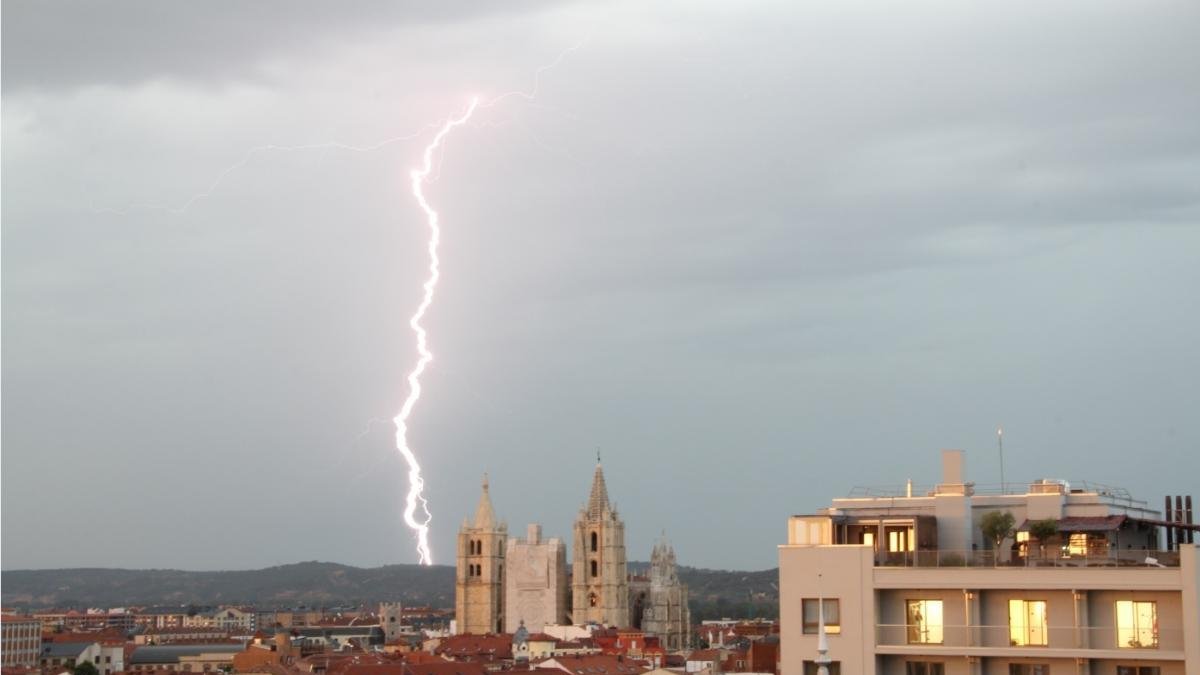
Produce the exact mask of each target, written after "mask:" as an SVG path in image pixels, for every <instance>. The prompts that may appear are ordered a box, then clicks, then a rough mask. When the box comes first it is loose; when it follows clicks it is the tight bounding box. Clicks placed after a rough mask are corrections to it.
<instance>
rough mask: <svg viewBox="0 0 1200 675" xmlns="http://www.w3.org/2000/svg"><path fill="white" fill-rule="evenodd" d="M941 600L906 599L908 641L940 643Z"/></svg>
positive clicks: (912, 642)
mask: <svg viewBox="0 0 1200 675" xmlns="http://www.w3.org/2000/svg"><path fill="white" fill-rule="evenodd" d="M944 625H945V624H944V622H943V619H942V601H941V600H909V601H908V643H909V644H931V645H940V644H942V628H943V626H944Z"/></svg>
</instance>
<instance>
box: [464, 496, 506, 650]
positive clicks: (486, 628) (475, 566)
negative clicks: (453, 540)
mask: <svg viewBox="0 0 1200 675" xmlns="http://www.w3.org/2000/svg"><path fill="white" fill-rule="evenodd" d="M507 540H508V526H507V525H505V524H504V523H503V522H501V523H497V522H496V513H495V511H493V510H492V500H491V498H490V497H489V496H488V480H487V475H486V474H485V475H484V477H483V491H482V493H481V494H480V495H479V506H478V507H477V508H476V509H475V522H474V523H470V522H468V521H466V520H463V524H462V527H460V528H459V529H458V565H457V567H458V570H457V576H456V578H455V585H454V618H455V622H456V623H457V630H458V632H459V633H471V634H474V635H483V634H486V633H499V632H501V631H502V630H503V626H504V548H505V545H506V544H507Z"/></svg>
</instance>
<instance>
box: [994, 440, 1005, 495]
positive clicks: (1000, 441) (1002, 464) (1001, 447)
mask: <svg viewBox="0 0 1200 675" xmlns="http://www.w3.org/2000/svg"><path fill="white" fill-rule="evenodd" d="M996 445H998V446H999V447H1000V494H1007V492H1006V490H1005V487H1004V485H1005V483H1004V427H1002V426H998V427H996Z"/></svg>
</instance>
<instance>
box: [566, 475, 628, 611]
mask: <svg viewBox="0 0 1200 675" xmlns="http://www.w3.org/2000/svg"><path fill="white" fill-rule="evenodd" d="M571 553H572V578H571V621H572V622H573V623H575V624H576V625H583V624H589V623H595V624H602V625H605V626H618V627H628V626H629V577H628V570H627V566H626V561H625V523H623V522H622V521H621V519H620V517H619V516H618V514H617V509H616V507H615V506H614V505H612V504H611V503H609V501H608V487H607V486H606V485H605V483H604V470H603V469H602V468H601V466H600V462H599V461H597V462H596V471H595V473H594V474H593V476H592V490H591V494H590V495H589V496H588V501H587V504H586V505H585V506H584V507H583V508H582V509H581V510H580V511H579V516H578V517H577V518H576V520H575V527H574V546H573V549H572V552H571Z"/></svg>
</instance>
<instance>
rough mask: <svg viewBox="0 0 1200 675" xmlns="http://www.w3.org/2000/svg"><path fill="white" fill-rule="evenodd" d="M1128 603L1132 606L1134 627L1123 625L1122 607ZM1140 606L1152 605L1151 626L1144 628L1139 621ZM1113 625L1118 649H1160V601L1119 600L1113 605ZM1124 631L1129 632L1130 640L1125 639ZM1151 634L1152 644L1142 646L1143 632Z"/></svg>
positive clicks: (1131, 613) (1131, 614)
mask: <svg viewBox="0 0 1200 675" xmlns="http://www.w3.org/2000/svg"><path fill="white" fill-rule="evenodd" d="M1123 603H1128V604H1129V605H1130V608H1129V609H1130V616H1131V617H1132V618H1133V622H1134V623H1133V626H1124V627H1123V626H1122V625H1121V605H1122V604H1123ZM1138 605H1150V617H1151V618H1150V626H1149V628H1142V627H1141V626H1140V625H1139V624H1138V621H1137V618H1138ZM1113 624H1114V628H1115V631H1116V641H1117V648H1118V649H1158V641H1159V638H1158V601H1157V600H1117V601H1116V602H1114V603H1113ZM1122 631H1128V632H1129V633H1130V638H1129V639H1128V640H1126V639H1123V637H1122ZM1146 631H1148V632H1149V635H1150V644H1148V645H1145V644H1142V641H1141V639H1140V638H1141V637H1142V634H1143V632H1146Z"/></svg>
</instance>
